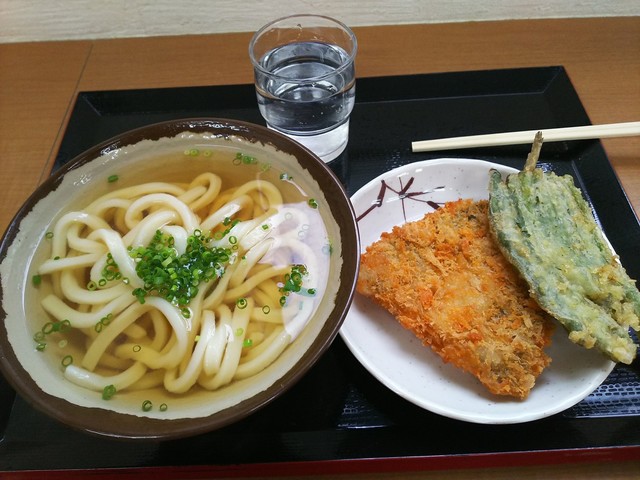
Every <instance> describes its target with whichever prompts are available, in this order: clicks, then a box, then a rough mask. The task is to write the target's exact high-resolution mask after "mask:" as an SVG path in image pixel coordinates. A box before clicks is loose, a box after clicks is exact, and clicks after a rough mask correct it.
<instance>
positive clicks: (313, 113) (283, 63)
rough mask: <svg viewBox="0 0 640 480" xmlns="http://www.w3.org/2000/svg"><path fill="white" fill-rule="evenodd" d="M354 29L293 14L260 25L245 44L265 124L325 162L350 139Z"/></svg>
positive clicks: (320, 19)
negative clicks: (262, 25)
mask: <svg viewBox="0 0 640 480" xmlns="http://www.w3.org/2000/svg"><path fill="white" fill-rule="evenodd" d="M357 48H358V44H357V41H356V37H355V35H354V34H353V32H352V31H351V30H350V29H349V28H348V27H347V26H346V25H344V24H343V23H341V22H339V21H337V20H334V19H332V18H329V17H325V16H321V15H293V16H289V17H284V18H281V19H278V20H275V21H273V22H271V23H269V24H267V25H265V26H264V27H262V28H261V29H260V30H258V31H257V32H256V33H255V35H254V36H253V38H252V39H251V43H250V44H249V56H250V58H251V62H252V64H253V68H254V75H255V84H256V94H257V98H258V107H259V108H260V113H261V114H262V116H263V117H264V119H265V120H266V122H267V126H268V127H269V128H272V129H274V130H277V131H279V132H281V133H284V134H285V135H287V136H288V137H290V138H292V139H294V140H296V141H298V142H299V143H301V144H303V145H304V146H305V147H307V148H308V149H310V150H311V151H312V152H314V153H315V154H316V155H318V156H319V157H320V158H321V159H322V160H324V161H325V162H330V161H331V160H334V159H335V158H336V157H338V156H339V155H340V154H341V153H342V152H343V151H344V149H345V148H346V146H347V141H348V139H349V115H350V114H351V111H352V110H353V105H354V103H355V94H356V87H355V66H354V61H355V56H356V51H357Z"/></svg>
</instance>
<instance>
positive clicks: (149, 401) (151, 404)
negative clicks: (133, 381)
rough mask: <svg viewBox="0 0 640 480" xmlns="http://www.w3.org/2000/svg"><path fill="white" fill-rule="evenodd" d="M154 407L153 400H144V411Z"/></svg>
mask: <svg viewBox="0 0 640 480" xmlns="http://www.w3.org/2000/svg"><path fill="white" fill-rule="evenodd" d="M152 408H153V403H151V400H145V401H144V402H142V411H143V412H148V411H150V410H151V409H152Z"/></svg>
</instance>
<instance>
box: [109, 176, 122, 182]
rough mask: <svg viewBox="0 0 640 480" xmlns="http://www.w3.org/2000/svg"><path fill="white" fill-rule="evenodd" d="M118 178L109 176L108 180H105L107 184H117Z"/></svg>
mask: <svg viewBox="0 0 640 480" xmlns="http://www.w3.org/2000/svg"><path fill="white" fill-rule="evenodd" d="M119 178H120V177H119V176H118V175H109V178H107V182H109V183H113V182H117V181H118V179H119Z"/></svg>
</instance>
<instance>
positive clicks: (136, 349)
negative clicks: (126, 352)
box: [133, 344, 142, 353]
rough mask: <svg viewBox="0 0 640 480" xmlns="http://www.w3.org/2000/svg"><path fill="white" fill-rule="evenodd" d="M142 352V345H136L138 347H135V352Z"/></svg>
mask: <svg viewBox="0 0 640 480" xmlns="http://www.w3.org/2000/svg"><path fill="white" fill-rule="evenodd" d="M140 350H142V347H141V346H140V345H137V344H136V345H134V346H133V351H134V352H136V353H138V352H139V351H140Z"/></svg>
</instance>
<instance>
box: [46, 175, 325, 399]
mask: <svg viewBox="0 0 640 480" xmlns="http://www.w3.org/2000/svg"><path fill="white" fill-rule="evenodd" d="M112 180H116V179H115V178H113V179H112ZM281 180H282V181H283V182H285V183H286V180H287V179H286V175H285V176H282V177H281ZM289 183H290V182H289ZM117 184H118V182H117V180H116V181H114V183H113V185H114V186H111V191H109V192H108V193H107V194H105V195H103V196H101V197H100V198H98V199H96V200H94V201H92V202H91V203H90V204H89V205H87V206H86V207H85V208H82V209H81V210H78V211H72V212H69V213H66V214H64V215H63V216H61V217H60V218H59V219H58V220H57V221H56V222H55V223H54V225H53V226H52V228H51V230H50V233H49V234H48V237H49V239H48V242H49V243H50V249H51V255H50V258H49V259H48V260H46V261H44V263H42V264H41V265H40V267H39V271H38V278H39V279H41V282H42V287H45V285H46V288H42V290H41V291H42V292H43V294H42V297H43V298H42V300H41V305H42V307H43V309H44V310H45V311H46V312H47V314H48V316H49V317H50V322H48V323H47V324H46V325H45V326H44V327H43V328H42V331H41V332H38V333H37V334H36V336H35V337H34V338H35V339H36V341H37V343H38V348H41V349H44V350H46V349H47V344H48V343H50V342H51V341H53V337H52V336H50V335H52V334H56V335H57V337H55V342H57V344H58V346H63V347H64V348H59V349H58V350H60V351H61V352H62V353H58V356H59V357H62V363H63V365H64V376H65V377H66V378H67V379H68V380H69V381H71V382H73V383H75V384H77V385H79V386H81V387H85V388H87V389H90V390H93V391H97V392H103V396H104V395H111V394H113V393H114V392H122V391H127V390H136V389H148V388H156V387H161V388H164V389H165V390H166V391H168V392H171V393H176V394H182V393H185V392H188V391H189V390H190V389H192V388H202V389H206V390H215V389H219V388H221V387H223V386H225V385H227V384H229V383H230V382H232V381H234V380H238V379H244V378H248V377H251V376H253V375H255V374H257V373H258V372H260V371H262V370H263V369H264V368H266V367H267V366H268V365H270V364H271V363H272V362H273V361H274V360H275V359H276V358H278V356H279V355H280V354H281V353H282V352H283V351H284V350H285V349H286V348H287V346H288V345H289V344H290V343H291V342H292V341H293V340H294V339H295V338H296V336H297V335H298V334H299V333H300V332H301V331H302V330H303V329H304V326H305V324H306V322H307V321H308V319H309V318H310V317H311V315H312V314H313V311H314V309H315V307H316V303H317V301H318V298H321V293H322V291H323V290H324V286H325V283H326V281H327V266H326V265H324V262H327V260H326V258H325V259H324V260H323V259H322V257H323V256H324V257H326V253H327V252H324V255H322V254H320V252H318V251H316V249H315V248H314V247H312V246H311V244H310V242H309V241H308V237H307V235H309V234H311V235H314V236H316V237H322V236H323V235H324V236H325V237H326V231H325V230H324V226H323V224H322V219H321V217H320V215H319V213H318V211H317V208H318V205H316V204H315V202H314V201H313V199H308V198H305V197H304V195H300V194H299V195H298V196H299V198H298V199H297V200H296V201H295V202H292V201H291V200H290V199H289V200H287V199H284V198H283V193H282V189H281V188H279V186H278V182H277V181H273V180H272V181H267V180H264V179H260V178H258V179H256V178H253V179H248V180H246V181H243V182H242V183H240V184H234V185H229V184H225V182H224V181H223V180H222V178H221V177H220V176H218V175H216V174H215V173H212V172H205V173H201V174H199V175H197V176H195V178H193V179H192V180H191V181H190V182H188V183H174V182H163V181H158V182H155V181H150V182H148V183H141V184H139V185H133V186H125V187H122V188H118V187H117ZM287 188H289V190H295V188H293V189H292V188H290V185H287ZM306 237H307V238H306ZM322 241H324V242H327V243H328V240H326V239H325V238H323V240H322ZM156 254H157V256H158V258H154V255H156ZM145 255H146V256H145ZM190 255H191V256H190ZM154 262H155V263H154ZM194 265H195V266H194ZM190 269H191V270H190ZM145 275H146V276H145ZM163 279H164V280H163ZM179 280H182V281H183V284H179V282H178V281H179ZM184 281H186V284H185V282H184ZM185 285H186V286H185ZM172 289H173V290H172Z"/></svg>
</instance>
